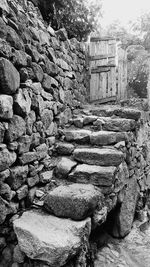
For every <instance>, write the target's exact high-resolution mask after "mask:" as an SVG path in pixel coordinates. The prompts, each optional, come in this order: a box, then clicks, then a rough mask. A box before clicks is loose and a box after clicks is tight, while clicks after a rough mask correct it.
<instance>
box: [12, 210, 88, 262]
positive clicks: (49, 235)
mask: <svg viewBox="0 0 150 267" xmlns="http://www.w3.org/2000/svg"><path fill="white" fill-rule="evenodd" d="M13 225H14V231H15V233H16V235H17V239H18V244H19V248H20V250H21V251H22V252H23V253H25V255H26V256H27V257H29V258H30V259H34V260H39V261H41V266H47V265H45V264H48V266H51V267H56V266H57V267H60V266H64V264H65V263H66V262H67V261H68V258H69V259H70V258H72V257H73V256H74V255H75V254H76V253H77V252H78V250H79V249H80V246H81V245H82V243H83V240H88V237H89V235H90V232H91V219H90V218H87V219H85V220H83V221H78V222H76V221H72V220H70V219H61V218H57V217H55V216H52V215H48V214H47V213H45V212H44V211H39V210H30V211H26V212H24V213H23V215H22V216H21V217H20V218H18V219H16V220H14V223H13ZM42 262H43V265H42Z"/></svg>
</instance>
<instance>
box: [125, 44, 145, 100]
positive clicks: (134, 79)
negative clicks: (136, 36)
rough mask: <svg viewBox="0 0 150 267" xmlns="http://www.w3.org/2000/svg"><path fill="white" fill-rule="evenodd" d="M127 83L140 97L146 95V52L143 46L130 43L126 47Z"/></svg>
mask: <svg viewBox="0 0 150 267" xmlns="http://www.w3.org/2000/svg"><path fill="white" fill-rule="evenodd" d="M127 58H128V84H129V86H130V87H131V88H132V89H133V90H134V92H135V93H136V94H137V95H138V96H139V97H141V98H144V97H147V81H148V75H149V59H148V52H147V51H146V50H145V49H144V47H142V46H139V45H137V46H136V45H132V46H130V47H128V49H127Z"/></svg>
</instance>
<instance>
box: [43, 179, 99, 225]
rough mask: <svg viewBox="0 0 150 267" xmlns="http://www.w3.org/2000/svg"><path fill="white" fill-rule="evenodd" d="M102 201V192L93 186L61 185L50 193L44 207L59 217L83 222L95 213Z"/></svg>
mask: <svg viewBox="0 0 150 267" xmlns="http://www.w3.org/2000/svg"><path fill="white" fill-rule="evenodd" d="M101 199H102V195H101V192H100V190H99V189H98V188H96V187H94V186H93V185H90V184H71V185H60V186H58V187H56V188H55V189H53V190H52V191H50V192H49V193H48V195H47V196H46V198H45V201H44V207H45V208H46V210H47V211H49V212H50V213H52V214H54V215H55V216H57V217H63V218H71V219H73V220H83V219H84V218H86V217H88V216H90V215H91V214H92V213H93V212H94V210H95V209H96V207H97V206H98V204H100V201H101Z"/></svg>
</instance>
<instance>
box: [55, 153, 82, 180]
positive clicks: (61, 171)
mask: <svg viewBox="0 0 150 267" xmlns="http://www.w3.org/2000/svg"><path fill="white" fill-rule="evenodd" d="M76 165H77V162H75V161H73V160H71V159H68V158H65V157H63V158H62V159H61V160H60V161H59V163H58V164H57V167H56V174H57V175H58V176H59V177H62V178H65V177H66V176H67V175H68V173H69V172H70V171H71V170H72V169H73V167H75V166H76Z"/></svg>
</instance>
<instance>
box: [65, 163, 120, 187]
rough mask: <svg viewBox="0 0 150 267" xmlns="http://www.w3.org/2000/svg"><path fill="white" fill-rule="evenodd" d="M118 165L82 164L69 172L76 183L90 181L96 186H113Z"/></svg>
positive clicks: (70, 177)
mask: <svg viewBox="0 0 150 267" xmlns="http://www.w3.org/2000/svg"><path fill="white" fill-rule="evenodd" d="M115 172H116V167H112V166H110V167H101V166H96V165H87V164H80V165H78V166H77V167H76V168H75V170H74V171H73V172H71V173H70V174H69V179H71V181H72V182H76V183H85V184H86V183H89V184H93V185H96V186H111V185H112V184H113V182H114V177H115Z"/></svg>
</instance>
